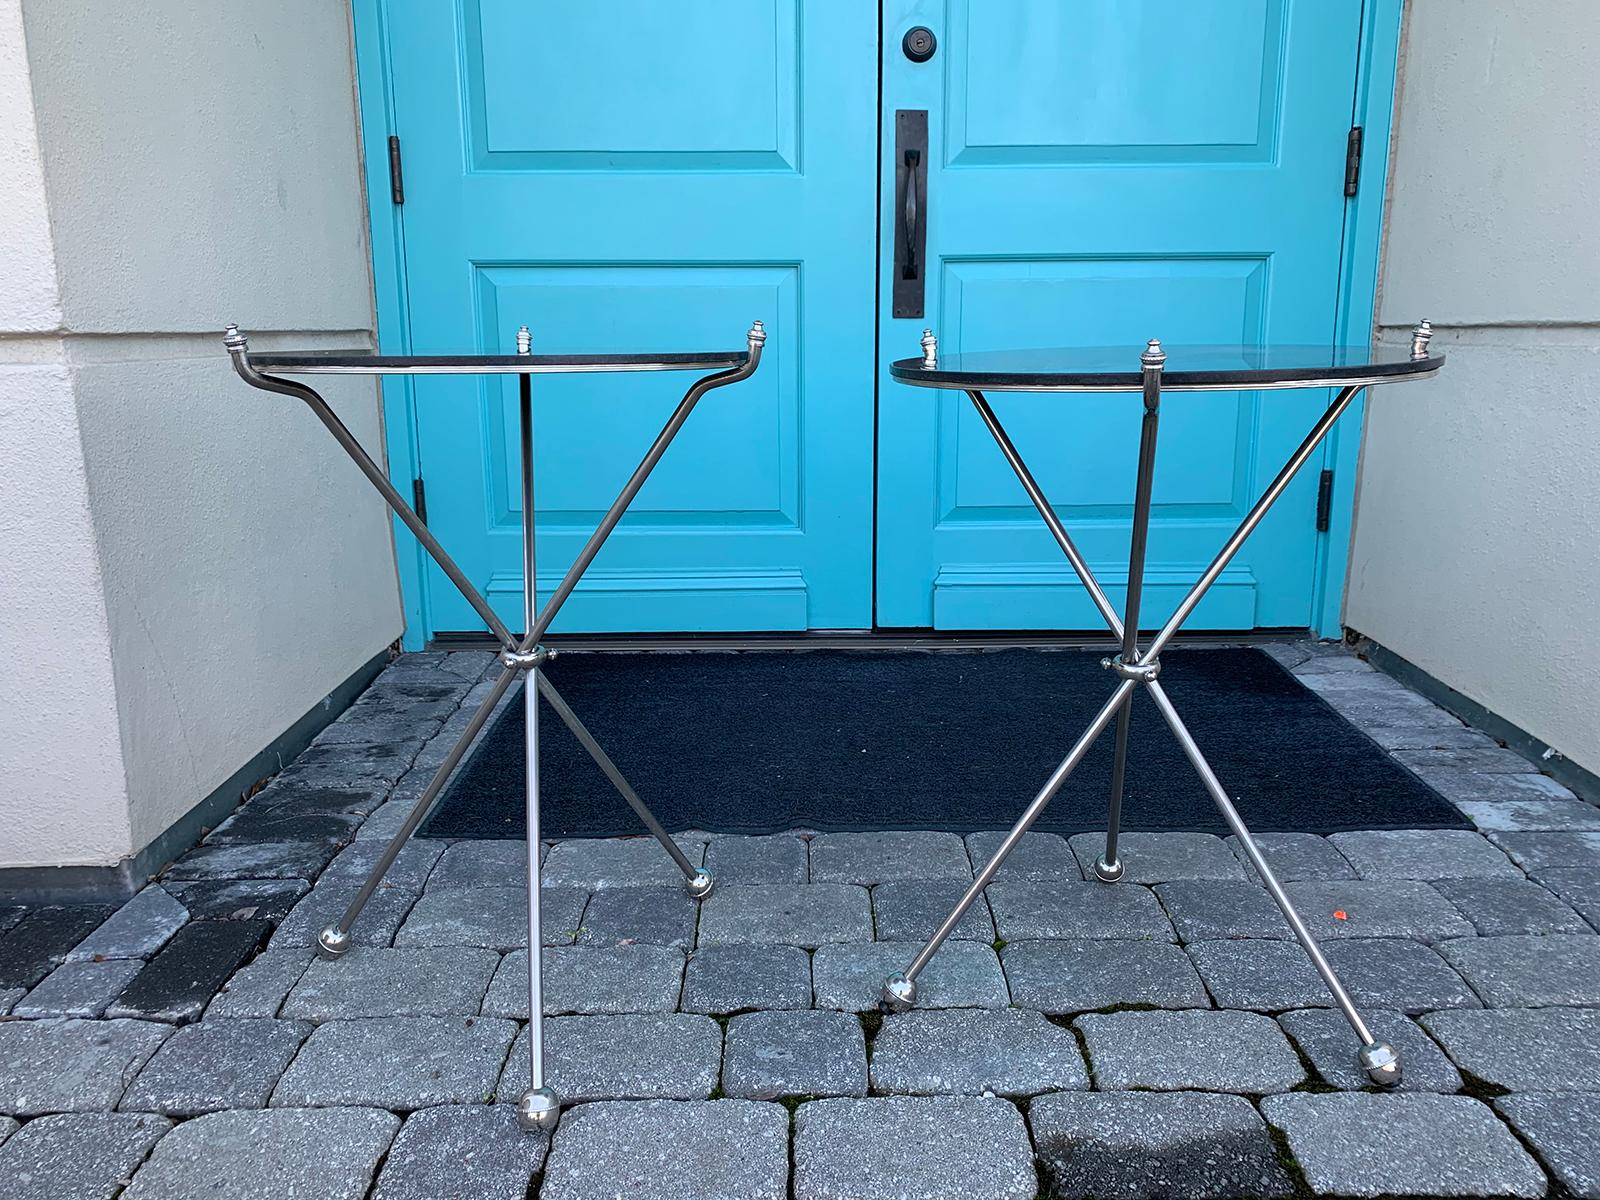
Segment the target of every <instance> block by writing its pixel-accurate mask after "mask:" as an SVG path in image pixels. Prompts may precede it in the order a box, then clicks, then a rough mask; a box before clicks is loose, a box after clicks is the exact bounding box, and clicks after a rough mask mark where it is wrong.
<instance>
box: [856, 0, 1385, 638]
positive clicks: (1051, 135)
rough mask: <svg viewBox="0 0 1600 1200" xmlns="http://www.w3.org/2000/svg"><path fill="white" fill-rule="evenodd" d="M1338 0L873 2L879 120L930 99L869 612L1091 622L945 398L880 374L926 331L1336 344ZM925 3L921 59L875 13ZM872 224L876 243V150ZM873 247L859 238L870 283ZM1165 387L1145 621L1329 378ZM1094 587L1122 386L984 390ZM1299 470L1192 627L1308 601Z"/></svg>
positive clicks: (1021, 624)
mask: <svg viewBox="0 0 1600 1200" xmlns="http://www.w3.org/2000/svg"><path fill="white" fill-rule="evenodd" d="M1359 18H1360V5H1359V3H1357V2H1356V0H1343V2H1339V3H1333V2H1328V3H1318V4H1311V3H1306V2H1303V0H1302V2H1299V3H1296V2H1292V0H1257V2H1255V3H1238V4H1227V5H1210V4H1207V5H1194V4H1187V3H1181V2H1179V0H1147V2H1145V3H1140V4H1130V3H1126V2H1112V0H1097V2H1093V3H1078V4H1071V5H1066V4H1043V3H1030V2H1026V0H986V2H985V3H981V4H980V3H976V2H973V0H949V2H948V3H947V4H941V3H934V2H933V0H889V3H888V5H887V7H886V9H885V22H884V36H883V47H884V49H883V79H884V101H883V108H884V113H883V125H882V129H883V132H882V134H881V136H882V138H883V139H884V141H883V144H884V145H885V147H887V148H888V150H887V152H886V154H885V158H886V160H888V162H889V168H890V171H892V166H893V155H892V150H893V145H894V143H893V122H894V113H895V110H896V109H904V108H925V109H927V110H928V112H929V137H930V143H929V144H930V155H929V158H930V164H929V178H928V187H927V195H926V196H925V197H924V203H925V205H926V208H927V218H926V219H927V221H928V234H927V236H928V244H927V263H928V269H927V280H926V285H925V286H926V291H925V304H926V310H925V311H926V316H925V317H924V318H922V319H917V320H896V319H894V318H893V317H891V316H890V307H889V305H888V304H887V303H886V302H885V303H881V304H880V309H879V311H880V327H881V346H882V348H883V354H882V361H881V362H880V365H879V389H880V390H879V404H880V409H879V431H878V432H879V507H878V520H879V542H878V606H877V620H878V623H879V624H880V625H884V626H891V627H901V626H910V627H918V626H928V625H933V626H935V627H938V628H946V629H983V628H988V629H1037V628H1045V629H1060V628H1066V629H1074V628H1081V629H1098V628H1100V627H1101V626H1100V622H1099V618H1098V616H1097V615H1096V614H1095V612H1094V609H1093V607H1092V605H1091V604H1090V602H1089V600H1088V598H1087V596H1086V594H1085V593H1084V591H1083V589H1082V587H1081V585H1079V584H1078V583H1077V582H1076V580H1075V578H1074V577H1073V575H1072V573H1071V570H1070V568H1069V567H1068V566H1067V564H1066V563H1065V562H1064V561H1063V560H1062V558H1061V556H1060V554H1059V552H1058V551H1057V549H1056V548H1055V546H1054V543H1053V542H1052V541H1051V540H1050V538H1049V535H1048V534H1047V533H1046V532H1045V530H1044V529H1043V527H1042V525H1041V524H1040V522H1039V520H1038V517H1037V514H1036V513H1034V511H1033V509H1032V507H1031V506H1030V505H1029V504H1028V502H1027V500H1026V497H1025V496H1024V495H1023V494H1022V491H1021V488H1020V487H1019V486H1018V484H1017V482H1016V480H1015V478H1014V477H1013V476H1012V475H1011V473H1010V471H1009V470H1008V469H1007V468H1006V466H1005V463H1004V462H1003V461H1002V459H1001V458H1000V455H999V452H998V450H997V449H996V448H995V446H994V444H993V442H992V441H991V440H990V438H989V436H988V434H987V433H986V432H985V430H984V429H983V426H982V424H981V422H980V421H979V420H978V418H977V416H976V414H975V413H973V412H972V411H971V407H970V405H969V404H968V403H967V401H966V399H965V397H962V396H960V395H959V394H956V395H952V394H947V393H939V392H933V391H927V390H924V389H913V388H906V387H903V386H900V385H896V384H895V383H893V382H892V381H891V380H889V378H888V376H887V374H886V370H885V368H886V364H887V362H888V361H890V360H892V359H895V358H905V357H910V356H914V355H916V354H918V353H919V352H920V348H919V346H918V338H919V336H920V331H921V329H922V327H923V326H924V325H927V326H929V327H931V328H933V329H934V330H935V331H936V332H937V334H938V336H939V345H940V349H941V351H944V352H951V351H972V350H988V349H1007V348H1022V347H1029V346H1049V345H1126V346H1128V355H1129V363H1130V368H1134V367H1136V366H1137V357H1138V353H1139V351H1140V349H1141V348H1142V347H1143V345H1144V342H1145V340H1146V339H1148V338H1151V337H1159V338H1161V339H1162V340H1163V341H1164V342H1166V343H1168V344H1169V345H1172V344H1182V343H1185V342H1241V341H1242V342H1246V343H1260V342H1265V341H1268V340H1274V341H1285V342H1312V343H1317V342H1324V343H1331V342H1332V341H1333V340H1334V321H1335V315H1336V301H1337V293H1338V287H1339V261H1340V241H1341V236H1342V228H1343V213H1344V196H1343V169H1344V146H1345V138H1346V134H1347V132H1348V129H1349V124H1350V113H1351V104H1352V97H1353V94H1354V86H1355V68H1356V44H1357V37H1358V32H1359ZM919 24H921V25H928V26H929V27H930V28H932V29H933V30H934V32H935V34H936V35H937V37H938V40H939V51H938V53H937V54H936V56H935V57H934V58H933V59H932V60H931V61H929V62H927V63H924V64H916V63H912V62H910V61H908V60H907V58H906V57H905V56H904V55H903V54H902V52H901V49H900V42H901V37H902V35H903V34H904V32H905V31H906V30H907V29H908V28H910V27H912V26H914V25H919ZM884 178H885V184H884V188H883V190H882V192H881V194H882V195H883V198H884V202H883V204H882V205H881V207H880V221H881V224H880V236H881V237H883V238H884V244H885V245H888V244H891V242H890V240H889V239H890V238H891V237H892V231H893V229H894V224H893V223H894V222H895V221H897V220H898V219H899V216H900V214H899V213H898V211H896V209H895V196H894V189H893V186H892V175H891V174H890V173H886V174H885V177H884ZM893 269H894V265H893V263H892V262H891V261H889V256H887V255H886V256H884V261H883V264H882V271H881V275H880V293H881V295H882V296H884V297H887V296H888V294H889V292H888V288H889V284H890V272H892V271H893ZM1326 399H1327V397H1326V394H1325V393H1320V392H1317V393H1288V392H1281V393H1280V392H1269V393H1257V394H1255V395H1250V394H1234V393H1196V394H1174V395H1172V396H1170V397H1168V398H1167V400H1166V401H1165V403H1164V404H1163V409H1162V421H1161V443H1160V450H1159V454H1158V466H1157V480H1156V488H1155V516H1154V521H1153V524H1152V531H1151V543H1150V566H1149V573H1148V575H1147V581H1146V586H1147V589H1148V591H1147V601H1146V604H1145V607H1144V619H1145V621H1146V623H1147V624H1150V625H1154V624H1159V622H1160V621H1161V620H1163V619H1164V618H1165V616H1166V615H1167V614H1168V613H1169V612H1170V610H1171V608H1172V607H1173V606H1174V605H1175V604H1176V602H1177V601H1178V599H1179V598H1180V597H1181V596H1182V594H1183V592H1184V590H1186V587H1187V583H1188V581H1190V580H1192V579H1193V577H1194V576H1195V575H1196V574H1197V573H1198V571H1199V570H1200V569H1202V568H1203V567H1204V565H1205V563H1206V562H1207V561H1209V559H1210V558H1211V556H1212V555H1213V554H1214V553H1215V551H1216V549H1217V548H1218V547H1219V546H1220V544H1221V542H1222V541H1223V539H1224V538H1225V537H1226V536H1227V534H1228V533H1229V532H1231V530H1232V529H1233V527H1234V526H1235V525H1236V524H1237V522H1238V520H1239V519H1240V517H1242V516H1243V514H1244V512H1245V510H1246V509H1247V508H1248V507H1249V505H1250V503H1251V502H1252V500H1253V499H1254V497H1255V496H1256V495H1257V494H1258V493H1259V492H1260V490H1261V488H1262V487H1264V486H1265V484H1266V482H1267V481H1268V480H1269V479H1270V478H1271V477H1272V475H1273V474H1274V473H1275V471H1276V470H1277V468H1278V467H1279V466H1280V465H1281V463H1282V461H1283V459H1284V458H1285V457H1287V455H1288V453H1289V451H1290V450H1291V449H1292V448H1293V447H1294V446H1295V445H1296V444H1297V443H1298V442H1299V440H1300V439H1301V437H1302V436H1303V435H1304V433H1305V431H1306V430H1307V429H1308V428H1309V427H1310V424H1311V422H1312V421H1313V420H1314V419H1315V416H1316V415H1317V414H1318V413H1319V412H1320V411H1321V408H1322V406H1323V405H1324V404H1325V403H1326ZM992 400H993V402H994V405H995V408H996V410H997V411H998V412H999V414H1000V417H1001V419H1002V420H1003V421H1005V422H1006V424H1007V427H1008V429H1009V430H1010V432H1011V434H1012V437H1013V439H1014V440H1015V441H1016V443H1017V445H1018V447H1019V449H1020V450H1021V451H1022V453H1023V454H1024V456H1025V457H1027V459H1028V460H1029V462H1030V465H1031V466H1032V468H1033V470H1034V473H1035V475H1036V476H1037V477H1038V479H1039V482H1040V484H1041V486H1042V487H1043V488H1044V489H1045V491H1046V493H1047V494H1048V495H1050V497H1051V498H1052V499H1053V501H1054V502H1055V504H1056V507H1057V510H1058V512H1059V513H1060V515H1061V516H1062V519H1063V520H1064V521H1065V522H1066V523H1067V525H1068V527H1069V528H1070V529H1071V530H1072V531H1073V534H1074V537H1075V539H1076V540H1078V541H1079V543H1080V546H1081V547H1082V549H1083V551H1084V554H1085V556H1086V557H1087V558H1088V559H1089V561H1090V563H1091V565H1092V566H1093V567H1094V568H1095V570H1096V574H1097V576H1099V578H1100V579H1101V581H1102V583H1103V584H1105V585H1106V589H1107V591H1108V592H1109V593H1110V594H1112V596H1113V598H1114V599H1115V600H1116V601H1117V602H1118V603H1119V604H1120V603H1121V599H1122V587H1123V585H1124V584H1125V576H1126V559H1127V544H1128V528H1129V518H1130V513H1131V508H1132V501H1133V465H1134V459H1135V455H1136V450H1137V442H1138V426H1139V413H1140V403H1139V400H1138V397H1137V396H1126V395H1106V396H1095V395H1074V396H1058V397H1051V396H1042V395H1031V396H1006V395H997V396H995V397H992ZM1315 476H1316V471H1315V469H1308V470H1306V471H1305V472H1303V473H1302V476H1301V478H1300V479H1298V480H1297V481H1296V482H1295V484H1294V485H1293V486H1292V487H1291V489H1290V490H1289V492H1288V493H1287V494H1286V495H1285V496H1284V498H1283V499H1282V500H1281V501H1280V502H1279V506H1278V507H1277V509H1275V510H1274V513H1273V515H1272V516H1271V517H1269V518H1268V520H1267V521H1266V522H1265V523H1263V525H1262V526H1261V528H1260V529H1259V530H1258V531H1257V533H1256V534H1255V535H1254V536H1253V537H1252V539H1251V541H1250V542H1249V543H1248V544H1247V546H1246V549H1245V550H1244V551H1243V552H1241V554H1240V555H1239V557H1238V558H1237V559H1235V561H1234V563H1233V564H1232V565H1231V566H1230V568H1229V569H1228V571H1227V572H1225V573H1224V575H1223V576H1222V578H1221V579H1220V580H1219V582H1218V584H1217V586H1216V587H1215V588H1214V589H1213V591H1212V592H1211V593H1210V594H1209V595H1208V597H1207V599H1206V600H1205V602H1204V603H1203V604H1202V605H1201V607H1200V608H1199V610H1198V611H1197V613H1196V615H1195V617H1194V619H1193V621H1192V624H1193V626H1194V627H1195V628H1214V629H1244V628H1251V627H1256V626H1298V627H1304V626H1306V625H1308V624H1310V623H1311V620H1312V613H1311V599H1312V594H1313V590H1314V589H1313V568H1314V564H1315V557H1316V550H1317V535H1316V533H1315V529H1314V511H1315V493H1316V480H1315Z"/></svg>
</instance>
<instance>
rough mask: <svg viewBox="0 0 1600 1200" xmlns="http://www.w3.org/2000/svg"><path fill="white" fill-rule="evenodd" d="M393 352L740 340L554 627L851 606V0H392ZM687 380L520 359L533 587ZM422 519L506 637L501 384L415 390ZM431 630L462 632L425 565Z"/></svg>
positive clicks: (866, 97) (863, 124) (863, 71)
mask: <svg viewBox="0 0 1600 1200" xmlns="http://www.w3.org/2000/svg"><path fill="white" fill-rule="evenodd" d="M389 26H390V30H391V39H392V46H391V55H392V62H393V70H394V94H395V110H396V111H395V122H396V126H397V132H398V134H399V136H400V138H401V143H402V146H403V150H404V154H405V165H406V198H405V205H404V207H403V209H402V210H401V213H402V220H403V224H404V235H405V259H406V286H407V295H408V299H409V310H410V312H409V315H410V333H411V339H410V340H411V347H412V349H413V350H414V351H415V352H419V353H424V352H428V351H447V350H458V349H461V348H470V349H476V350H484V351H487V350H498V351H500V352H509V351H510V350H511V349H512V348H513V347H514V345H515V333H516V330H517V327H518V326H519V325H523V324H526V325H528V326H529V327H530V329H531V330H532V334H533V340H534V345H535V348H536V349H537V350H539V351H542V352H547V353H561V352H570V351H577V350H601V351H625V350H633V351H651V350H658V351H669V350H686V349H720V348H739V347H742V345H743V334H744V331H745V329H747V328H748V327H749V324H750V322H751V320H752V319H756V318H759V319H761V320H763V321H764V322H765V323H766V327H767V330H768V335H769V337H768V341H767V344H766V348H765V354H764V356H763V360H762V366H761V370H760V371H759V372H758V373H757V375H756V376H755V377H754V378H752V379H751V380H749V381H747V382H746V383H744V384H741V385H740V386H739V387H737V388H730V389H726V390H719V391H715V392H712V393H711V394H710V395H709V396H708V397H707V399H706V400H705V401H703V402H702V403H701V405H700V407H699V408H697V409H696V411H695V413H694V415H693V417H692V418H691V420H690V421H689V422H688V424H687V425H686V426H685V428H684V430H683V432H682V433H681V434H680V435H679V437H678V440H677V441H676V442H675V443H674V444H673V446H672V448H671V450H670V452H669V453H668V454H667V456H666V457H665V458H664V459H663V460H662V463H661V465H660V466H659V467H658V468H657V470H656V473H655V474H654V475H653V476H652V477H651V480H650V482H649V483H648V484H647V485H646V487H645V489H644V490H643V491H642V492H641V494H640V496H639V498H638V500H637V501H636V503H635V505H634V506H633V508H632V510H631V511H630V515H629V516H628V517H627V518H625V519H624V521H623V523H622V525H621V526H620V527H619V528H618V530H617V532H616V533H615V534H614V535H613V536H612V538H611V540H610V542H608V544H607V546H606V548H605V550H603V551H602V552H601V555H600V557H599V558H598V559H597V560H596V563H595V565H594V567H593V568H592V569H591V571H590V572H589V574H588V575H587V576H586V579H585V583H584V584H583V585H582V586H580V587H579V589H578V591H577V593H576V594H575V595H574V597H573V599H572V601H571V602H570V603H569V604H568V606H567V608H566V609H564V610H563V614H562V617H561V619H560V620H559V621H558V622H557V623H556V626H555V628H556V629H557V630H602V631H613V630H617V631H635V630H695V629H726V630H765V629H806V628H815V627H834V628H839V627H864V626H866V625H867V624H868V623H869V622H870V620H871V571H872V564H871V524H872V522H871V495H872V470H873V465H872V424H871V422H872V385H873V370H872V365H873V361H874V359H873V332H874V324H873V304H874V279H873V263H874V255H875V249H874V246H875V241H874V239H875V237H876V230H875V228H874V223H873V196H874V192H875V188H876V176H875V172H876V165H877V147H876V138H875V129H874V121H875V114H876V107H877V96H876V79H875V77H874V76H875V70H876V59H875V53H876V49H875V48H876V39H877V28H876V14H875V13H872V12H871V11H870V9H867V8H865V7H864V6H861V5H858V4H851V3H849V2H848V0H818V2H816V3H809V4H806V5H804V6H802V5H800V4H799V3H798V2H797V0H769V2H768V3H763V4H752V3H749V2H748V0H745V2H735V0H704V2H702V3H698V4H695V5H684V6H679V5H661V4H659V3H655V2H654V0H614V2H613V3H610V4H607V5H604V6H596V5H593V4H588V3H581V2H579V0H561V2H554V3H543V4H539V5H529V4H526V3H512V2H511V0H456V2H455V3H453V4H445V3H440V4H421V3H396V4H394V5H392V6H391V20H390V22H389ZM692 381H693V376H692V375H687V374H683V373H677V372H672V373H651V374H642V375H640V374H635V375H619V376H611V377H605V376H569V377H564V378H563V377H535V378H534V381H533V389H534V407H535V443H536V449H535V478H536V485H537V498H538V506H539V529H540V538H539V547H538V549H539V560H538V561H539V576H540V589H541V591H542V592H545V591H548V590H549V589H551V588H553V587H554V585H555V583H556V581H557V580H558V579H559V577H560V574H561V572H562V571H564V570H565V568H566V567H567V565H568V564H570V562H571V561H572V559H573V557H574V555H575V554H576V553H577V550H578V548H579V547H580V546H581V545H582V543H583V542H584V540H585V539H586V538H587V536H588V534H589V532H590V531H591V530H592V529H593V527H594V525H595V523H596V522H597V521H598V520H599V518H600V515H601V514H602V513H603V512H604V510H605V508H606V506H607V505H608V504H609V503H610V501H611V500H612V498H613V497H614V496H615V495H616V493H617V491H618V490H619V489H620V487H621V485H622V483H623V481H624V480H625V479H626V478H627V476H628V474H629V473H630V472H631V471H632V469H633V467H634V466H635V465H636V464H637V462H638V460H639V458H640V456H641V455H642V454H643V453H644V450H645V448H646V446H648V444H649V442H650V441H651V439H652V438H653V437H654V436H655V434H656V432H657V431H658V430H659V428H660V426H661V424H662V422H663V421H664V420H665V419H666V416H667V414H668V413H669V412H670V411H671V409H672V407H673V406H674V404H675V403H676V402H677V400H678V399H679V397H680V396H681V395H682V393H683V391H684V390H685V389H686V388H687V387H688V386H689V384H690V383H691V382H692ZM412 383H413V388H414V393H413V394H414V404H415V411H416V414H417V418H416V419H417V431H418V443H419V454H420V458H421V464H422V472H423V476H424V478H425V479H426V483H427V495H428V509H429V513H428V516H429V524H430V526H431V527H432V528H433V529H434V531H435V532H436V533H437V534H438V535H439V536H440V538H441V540H442V541H443V542H444V543H445V544H446V545H447V546H449V547H450V548H451V549H452V552H454V553H456V554H457V556H458V559H459V561H461V563H462V565H463V567H464V569H466V571H467V573H468V575H469V576H470V577H471V578H473V580H474V581H475V582H476V583H478V584H479V586H481V587H483V588H485V589H487V592H488V594H489V596H490V599H491V601H492V602H493V603H494V605H495V608H496V611H498V612H500V613H501V614H502V615H503V616H504V617H505V618H506V619H507V620H508V621H511V622H512V623H513V627H514V628H515V627H519V626H520V614H521V606H520V600H519V597H520V592H521V587H522V577H521V560H520V552H519V545H520V542H519V539H520V520H521V514H520V511H519V499H518V494H517V487H516V480H517V472H518V464H517V461H516V453H515V449H516V427H515V426H516V384H515V382H514V381H513V380H510V379H489V380H482V379H472V378H470V377H450V376H432V377H421V378H417V379H415V380H413V381H412ZM426 591H427V599H428V621H429V624H430V626H431V628H432V630H434V631H436V632H437V631H453V630H472V629H476V628H479V623H478V622H477V620H476V618H475V616H474V614H473V613H472V612H471V610H470V608H468V607H467V605H466V604H465V602H464V601H461V600H460V599H459V598H458V597H457V596H456V594H455V592H454V590H453V589H452V588H451V587H450V585H449V583H448V581H446V580H444V578H443V577H442V574H441V573H439V572H438V571H437V569H436V568H430V573H429V575H428V578H427V584H426Z"/></svg>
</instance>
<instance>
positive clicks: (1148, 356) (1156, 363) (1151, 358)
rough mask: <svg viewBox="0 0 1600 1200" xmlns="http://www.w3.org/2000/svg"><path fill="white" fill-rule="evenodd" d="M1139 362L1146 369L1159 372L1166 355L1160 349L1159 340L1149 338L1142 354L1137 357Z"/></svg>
mask: <svg viewBox="0 0 1600 1200" xmlns="http://www.w3.org/2000/svg"><path fill="white" fill-rule="evenodd" d="M1139 361H1140V362H1141V363H1143V364H1144V365H1145V366H1146V367H1154V368H1155V369H1156V370H1158V371H1159V370H1160V369H1161V367H1162V366H1163V365H1164V364H1165V363H1166V361H1167V353H1166V351H1165V350H1163V349H1162V348H1161V342H1160V341H1159V340H1157V339H1156V338H1151V339H1150V342H1149V344H1148V345H1146V346H1145V348H1144V353H1143V354H1141V355H1139Z"/></svg>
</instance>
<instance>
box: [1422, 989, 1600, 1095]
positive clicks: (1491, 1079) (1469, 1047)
mask: <svg viewBox="0 0 1600 1200" xmlns="http://www.w3.org/2000/svg"><path fill="white" fill-rule="evenodd" d="M1422 1026H1423V1028H1424V1029H1426V1030H1427V1031H1428V1032H1429V1033H1430V1034H1432V1035H1433V1037H1434V1039H1435V1040H1436V1041H1438V1043H1439V1044H1440V1045H1441V1046H1443V1047H1444V1052H1445V1053H1446V1054H1448V1055H1449V1056H1450V1061H1451V1062H1453V1063H1455V1064H1456V1066H1458V1067H1460V1068H1461V1070H1462V1071H1463V1072H1464V1073H1466V1074H1468V1075H1472V1076H1474V1077H1476V1078H1478V1079H1481V1080H1483V1081H1484V1082H1485V1083H1490V1084H1493V1085H1495V1086H1497V1087H1503V1088H1509V1089H1510V1090H1511V1091H1514V1092H1600V1009H1593V1008H1499V1009H1480V1010H1476V1011H1471V1010H1458V1011H1454V1012H1440V1013H1429V1014H1428V1015H1427V1016H1425V1017H1423V1018H1422Z"/></svg>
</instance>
